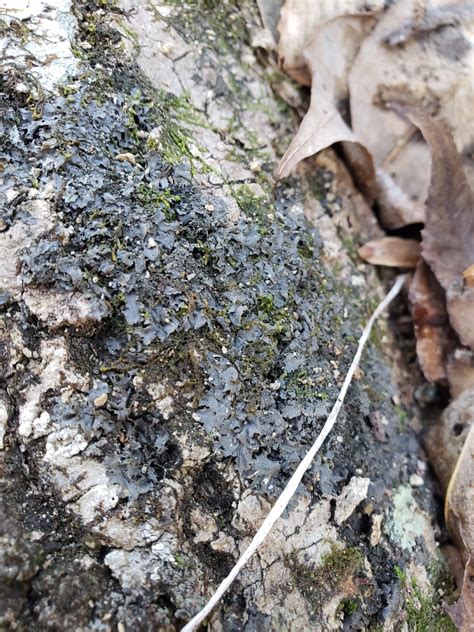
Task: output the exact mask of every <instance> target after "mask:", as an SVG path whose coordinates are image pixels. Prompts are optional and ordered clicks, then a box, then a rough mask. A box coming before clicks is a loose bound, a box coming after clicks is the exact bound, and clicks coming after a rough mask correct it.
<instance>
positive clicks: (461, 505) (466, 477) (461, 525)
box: [445, 391, 474, 632]
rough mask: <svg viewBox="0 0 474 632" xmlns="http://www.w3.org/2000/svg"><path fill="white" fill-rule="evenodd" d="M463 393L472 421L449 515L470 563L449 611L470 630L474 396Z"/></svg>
mask: <svg viewBox="0 0 474 632" xmlns="http://www.w3.org/2000/svg"><path fill="white" fill-rule="evenodd" d="M472 392H473V391H466V394H468V393H472ZM462 397H463V396H461V397H460V398H459V400H456V401H462V402H463V403H464V406H465V408H464V410H462V411H461V415H460V418H459V419H460V421H461V423H462V424H464V425H467V424H468V423H469V422H470V424H471V425H470V428H469V432H468V433H467V436H466V439H465V442H464V445H463V447H462V450H461V453H460V455H459V457H458V459H457V461H456V465H455V467H454V471H453V473H452V476H451V479H450V481H449V485H448V490H447V492H446V502H445V517H446V524H447V527H448V529H449V531H450V533H451V535H452V536H453V538H454V540H455V542H456V543H457V544H458V546H459V548H460V549H461V552H462V556H463V559H464V562H465V565H466V566H465V571H464V581H463V585H462V589H461V597H460V598H459V600H458V602H457V603H456V605H455V606H454V607H453V608H452V609H451V610H450V611H449V612H450V614H451V616H452V618H453V620H454V621H455V623H456V625H457V626H458V629H459V630H462V631H465V632H468V631H471V630H472V624H473V623H474V577H473V575H474V423H473V422H474V399H472V400H469V399H468V397H466V401H465V400H463V399H462Z"/></svg>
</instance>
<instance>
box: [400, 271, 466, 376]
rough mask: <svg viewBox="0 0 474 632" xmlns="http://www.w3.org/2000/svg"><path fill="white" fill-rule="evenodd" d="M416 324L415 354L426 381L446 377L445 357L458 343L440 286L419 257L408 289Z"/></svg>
mask: <svg viewBox="0 0 474 632" xmlns="http://www.w3.org/2000/svg"><path fill="white" fill-rule="evenodd" d="M408 299H409V301H410V306H411V314H412V318H413V324H414V327H415V336H416V354H417V356H418V361H419V363H420V366H421V370H422V371H423V374H424V376H425V377H426V379H427V380H428V381H429V382H441V381H444V380H446V377H447V373H446V359H447V356H448V354H449V353H451V352H452V351H453V350H454V349H455V348H456V346H457V340H456V337H455V335H454V333H453V331H452V329H451V327H450V324H449V320H448V314H447V311H446V302H445V297H444V292H443V289H442V287H441V286H440V285H439V283H438V281H437V280H436V278H435V277H434V275H433V273H432V272H431V270H430V269H429V267H428V265H427V264H426V263H425V262H424V261H423V260H420V261H419V263H418V266H417V268H416V271H415V274H414V276H413V280H412V282H411V285H410V289H409V291H408Z"/></svg>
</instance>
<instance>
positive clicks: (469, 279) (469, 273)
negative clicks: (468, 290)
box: [462, 263, 474, 287]
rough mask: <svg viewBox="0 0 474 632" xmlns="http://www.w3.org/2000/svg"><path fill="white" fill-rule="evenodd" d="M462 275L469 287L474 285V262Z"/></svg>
mask: <svg viewBox="0 0 474 632" xmlns="http://www.w3.org/2000/svg"><path fill="white" fill-rule="evenodd" d="M462 276H463V278H464V280H465V281H466V285H467V286H468V287H473V286H474V263H473V264H472V265H470V266H469V267H468V268H466V269H465V270H464V272H463V273H462Z"/></svg>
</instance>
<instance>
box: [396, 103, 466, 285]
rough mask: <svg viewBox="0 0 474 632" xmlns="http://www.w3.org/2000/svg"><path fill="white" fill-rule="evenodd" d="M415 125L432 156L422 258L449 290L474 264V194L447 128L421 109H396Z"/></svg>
mask: <svg viewBox="0 0 474 632" xmlns="http://www.w3.org/2000/svg"><path fill="white" fill-rule="evenodd" d="M395 109H397V110H398V111H401V112H402V113H404V114H405V115H406V116H407V117H408V118H409V119H410V121H412V123H413V124H414V125H416V126H417V127H418V128H419V129H420V131H421V133H422V134H423V136H424V137H425V139H426V142H427V143H428V146H429V149H430V151H431V156H432V166H431V182H430V189H429V195H428V199H427V202H426V225H425V228H424V230H423V243H422V251H423V258H424V259H425V261H427V263H428V264H429V265H430V267H431V269H432V270H433V272H434V274H435V276H436V278H437V279H438V281H439V282H440V283H441V285H442V286H443V287H444V289H445V290H448V289H449V287H450V285H451V283H452V281H454V280H456V279H462V278H463V274H464V272H465V270H466V269H467V268H468V267H469V266H470V265H472V264H473V262H474V195H473V193H472V190H471V188H470V187H469V185H468V182H467V179H466V176H465V174H464V170H463V165H462V161H461V157H460V155H459V153H458V150H457V148H456V145H455V144H454V140H453V137H452V134H451V132H450V130H449V129H448V127H447V125H446V124H445V123H444V122H442V121H440V120H436V119H434V118H433V117H432V116H430V115H429V114H427V113H426V112H424V111H422V110H420V109H418V108H408V107H402V108H398V107H396V108H395Z"/></svg>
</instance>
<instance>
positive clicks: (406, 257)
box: [358, 237, 420, 268]
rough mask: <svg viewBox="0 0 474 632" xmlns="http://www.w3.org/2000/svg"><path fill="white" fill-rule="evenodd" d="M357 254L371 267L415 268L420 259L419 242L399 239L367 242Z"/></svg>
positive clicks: (388, 238) (389, 238) (385, 238)
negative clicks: (370, 264)
mask: <svg viewBox="0 0 474 632" xmlns="http://www.w3.org/2000/svg"><path fill="white" fill-rule="evenodd" d="M358 252H359V256H360V257H361V258H362V259H364V261H367V262H368V263H372V264H373V265H378V266H390V267H392V268H393V267H395V268H415V267H416V264H417V263H418V260H419V258H420V242H418V241H416V240H415V239H402V238H401V237H382V238H381V239H374V240H372V241H368V242H367V243H366V244H364V245H363V246H361V247H360V248H359V250H358Z"/></svg>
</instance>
